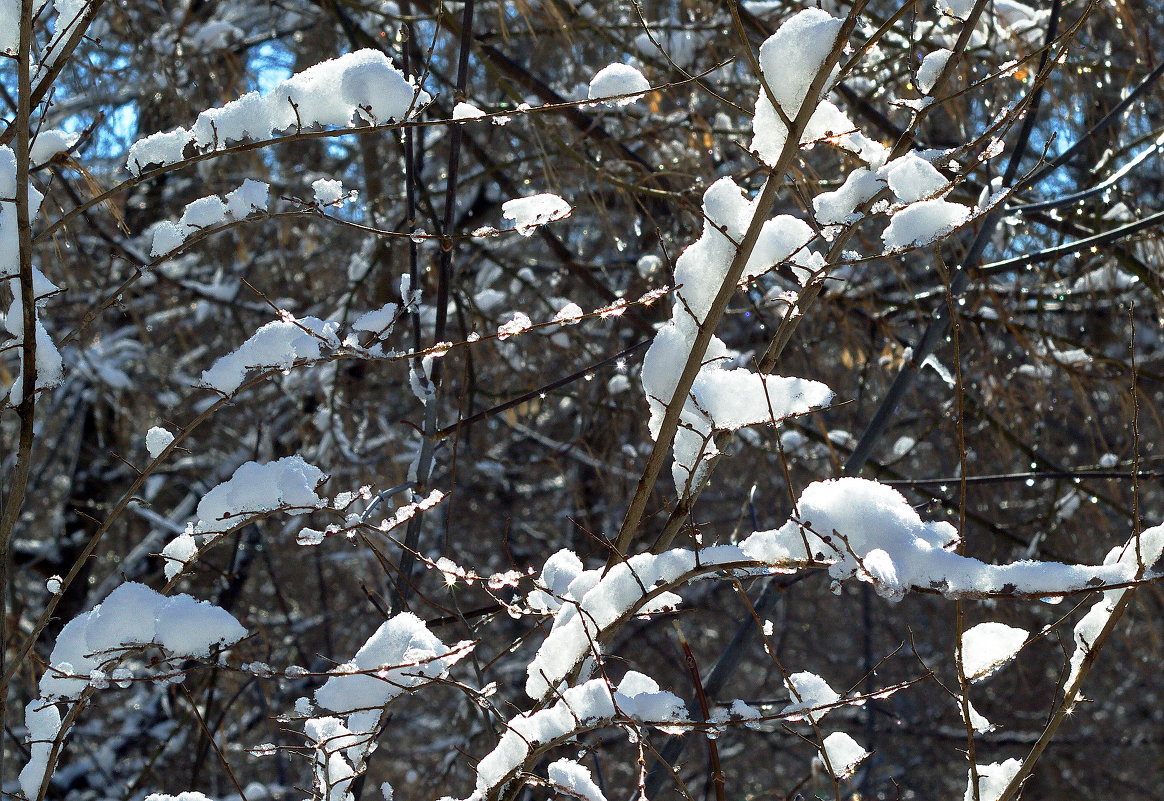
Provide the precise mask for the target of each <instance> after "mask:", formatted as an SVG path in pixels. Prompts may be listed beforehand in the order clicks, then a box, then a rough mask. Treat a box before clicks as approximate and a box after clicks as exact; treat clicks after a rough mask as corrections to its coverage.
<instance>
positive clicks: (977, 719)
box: [954, 696, 994, 734]
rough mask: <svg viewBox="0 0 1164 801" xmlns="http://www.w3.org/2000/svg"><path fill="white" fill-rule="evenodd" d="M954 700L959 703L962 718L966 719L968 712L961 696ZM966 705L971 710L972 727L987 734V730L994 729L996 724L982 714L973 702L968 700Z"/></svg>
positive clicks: (980, 732)
mask: <svg viewBox="0 0 1164 801" xmlns="http://www.w3.org/2000/svg"><path fill="white" fill-rule="evenodd" d="M954 702H955V703H956V704H957V705H958V713H959V714H960V715H962V720H963V721H965V720H966V713H965V710H963V709H962V698H961V696H959V697H957V698H955V699H954ZM966 706H967V708H968V709H969V710H970V728H972V729H974V731H976V732H978V733H979V734H986V733H987V732H990V731H994V724H993V723H991V722H990V721H989V720H987V719H986V718H985V717H984V716H983V715H982V714H980V713H979V712H978V710H977V709H975V708H974V705H973V704H971V703H970V702H969V701H967V702H966Z"/></svg>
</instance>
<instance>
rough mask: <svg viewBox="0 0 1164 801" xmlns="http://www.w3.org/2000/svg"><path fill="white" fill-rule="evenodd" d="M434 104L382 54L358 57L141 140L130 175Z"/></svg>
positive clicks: (387, 118)
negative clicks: (238, 145) (236, 145)
mask: <svg viewBox="0 0 1164 801" xmlns="http://www.w3.org/2000/svg"><path fill="white" fill-rule="evenodd" d="M430 100H431V98H430V97H429V95H428V93H427V92H425V91H423V90H422V89H419V88H418V87H417V86H416V85H415V82H414V80H413V79H412V78H411V77H407V76H405V75H404V73H402V72H400V70H398V69H396V67H394V66H392V62H391V60H390V59H389V58H388V56H386V55H384V54H383V53H381V52H380V51H379V50H370V49H369V50H357V51H356V52H354V53H348V54H346V55H343V56H340V57H339V58H333V59H329V60H327V61H324V62H321V63H319V64H316V65H315V66H314V67H309V68H307V69H306V70H304V71H303V72H300V73H297V74H296V75H293V76H291V77H290V78H288V79H287V80H285V81H281V82H280V83H279V84H278V85H276V86H275V87H274V88H273V89H271V91H269V92H267V93H266V94H265V95H260V94H259V93H258V92H250V93H248V94H245V95H243V96H242V97H240V98H239V99H238V100H232V101H231V102H229V103H227V104H226V105H224V106H220V107H218V108H211V109H207V110H206V111H203V112H202V113H201V114H199V115H198V119H197V120H196V121H195V122H194V125H193V126H191V127H190V129H189V130H186V129H185V128H178V129H177V130H174V131H169V132H166V133H156V134H152V135H150V136H147V137H145V138H143V139H139V140H138V141H137V142H135V143H134V144H133V146H132V147H131V148H130V149H129V155H128V157H127V158H126V167H127V168H128V169H129V171H130V172H131V173H133V174H134V175H140V174H141V173H142V172H143V171H144V170H145V169H146V167H149V166H150V165H153V166H156V167H166V166H169V165H171V164H177V163H178V162H180V161H182V160H183V159H184V158H186V155H185V154H186V151H187V150H188V149H191V150H193V151H194V152H207V151H213V150H221V149H222V148H223V147H225V146H226V144H227V143H228V142H241V141H246V140H248V139H262V138H265V137H268V136H270V135H272V134H280V133H283V132H285V131H299V130H302V129H307V128H314V127H316V126H323V127H332V128H346V127H348V126H349V125H351V124H352V123H353V120H355V121H358V122H361V123H370V124H373V125H377V124H381V123H385V122H391V121H394V120H403V119H405V118H407V117H408V116H409V115H410V114H412V113H413V112H414V111H415V109H416V108H417V107H420V106H423V105H425V104H427V103H428V102H429V101H430Z"/></svg>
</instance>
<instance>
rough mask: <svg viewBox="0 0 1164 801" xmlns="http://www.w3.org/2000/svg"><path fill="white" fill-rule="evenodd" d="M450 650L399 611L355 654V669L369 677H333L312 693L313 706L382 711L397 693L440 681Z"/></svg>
mask: <svg viewBox="0 0 1164 801" xmlns="http://www.w3.org/2000/svg"><path fill="white" fill-rule="evenodd" d="M449 650H450V649H449V648H448V646H446V645H445V644H444V643H442V642H441V641H440V640H439V639H437V637H436V636H435V635H433V634H432V633H431V632H430V631H429V630H428V628H427V627H426V626H425V625H424V621H422V620H421V619H420V618H418V617H417V616H416V615H413V614H412V613H410V612H403V613H401V614H398V615H396V616H395V617H393V618H392V619H390V620H387V621H385V622H384V623H382V624H381V625H380V627H379V628H378V629H376V631H375V632H374V633H373V634H372V636H371V637H369V638H368V640H367V642H365V643H364V645H363V646H362V647H361V648H360V650H358V651H357V652H356V655H355V657H354V659H353V663H354V664H355V667H356V668H357V669H358V670H360V671H368V673H349V674H346V675H336V676H332V677H331V678H329V679H328V680H327V682H325V683H324V685H323V686H322V687H320V688H319V689H318V690H316V691H315V701H316V703H317V704H319V706H321V707H323V708H325V709H330V710H331V711H333V712H340V713H344V714H347V713H350V712H354V711H357V710H361V709H370V708H378V707H382V706H384V705H385V704H387V703H388V702H389V701H391V700H392V699H393V698H395V697H396V696H398V695H400V694H401V693H403V692H406V691H408V690H411V689H413V688H415V687H418V686H420V685H422V684H425V683H427V682H428V681H429V680H430V679H431V678H434V677H437V676H443V675H444V674H445V673H446V672H447V670H448V665H447V664H446V663H445V662H444V661H442V659H441V657H443V656H445V655H446V654H448V653H449Z"/></svg>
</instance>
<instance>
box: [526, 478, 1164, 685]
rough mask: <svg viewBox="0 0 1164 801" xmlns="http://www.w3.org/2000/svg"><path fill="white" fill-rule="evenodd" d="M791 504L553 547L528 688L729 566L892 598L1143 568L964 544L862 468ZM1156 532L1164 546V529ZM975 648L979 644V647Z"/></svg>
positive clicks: (1010, 588) (1110, 579) (1056, 586)
mask: <svg viewBox="0 0 1164 801" xmlns="http://www.w3.org/2000/svg"><path fill="white" fill-rule="evenodd" d="M796 508H797V509H798V514H797V515H795V516H793V517H792V518H790V519H789V520H788V522H786V523H785V524H784V525H783V526H781V527H780V528H777V529H771V530H767V531H757V532H754V533H753V534H751V535H750V536H749V537H747V538H746V539H745V540H744V541H743V542H741V543H740V544H739V546H733V545H721V546H715V547H711V548H705V549H702V550H699V551H695V550H687V549H682V548H676V549H673V550H670V551H666V552H664V553H661V554H638V555H636V556H633V557H631V558H630V559H627V560H626V561H624V562H620V563H619V564H617V565H615V566H614V567H612V568H611V569H610V570H608V571H606V573H605V574H602V573H600V572H599V571H585V570H582V569H581V562H580V561H578V560H577V558H576V557H573V554H570V553H569V552H559V553H558V554H556V555H555V556H554V557H552V558H551V560H550V561H549V562H547V564H546V569H545V570H544V571H543V573H542V578H541V582H540V584H541V586H540V587H539V588H538V589H536V590H535V591H534V592H533V593H532V594H531V596H530V601H529V604H530V606H531V607H532V608H533V609H535V610H538V611H548V612H554V613H555V616H554V622H553V627H552V628H551V630H550V634H549V635H548V636H547V637H546V639H545V640H544V641H543V643H542V645H541V647H540V648H539V649H538V652H537V654H536V655H535V656H534V658H533V659H532V660H531V661H530V663H529V665H528V667H527V670H526V684H525V690H526V694H527V695H528V696H529V697H530V698H532V699H534V700H540V701H544V700H545V699H547V698H549V697H551V696H552V694H553V693H554V692H555V691H560V690H561V689H562V687H563V686H565V684H567V683H569V682H570V681H571V680H572V678H573V677H574V676H575V675H576V673H577V672H578V671H579V669H580V668H581V667H582V666H583V664H584V663H585V662H586V660H587V658H588V657H591V656H599V655H600V654H601V648H602V643H603V642H604V641H605V637H606V634H607V632H608V631H609V630H612V629H613V628H614V627H616V626H617V625H618V624H619V623H620V622H622V621H624V620H626V619H627V618H628V617H629V616H631V615H633V614H635V613H637V612H639V611H640V610H642V609H643V608H644V605H645V604H646V603H647V602H648V601H652V600H654V599H656V598H657V597H658V596H660V595H662V594H664V593H667V592H668V591H669V590H671V589H673V588H675V587H677V586H679V585H680V584H682V583H685V582H687V581H692V580H695V579H700V578H709V577H711V576H713V575H715V574H717V573H720V572H722V571H725V570H727V571H731V572H734V573H737V574H754V573H757V572H760V573H770V572H772V571H795V570H800V569H804V568H807V567H826V568H827V569H828V571H829V574H830V576H831V577H832V578H833V580H834V581H836V582H838V583H839V582H841V581H845V580H848V579H854V578H855V579H857V580H859V581H865V582H869V583H871V584H872V585H873V587H874V589H875V590H876V591H877V593H878V594H879V595H881V596H883V597H885V598H887V599H889V600H891V601H898V600H901V599H902V598H904V597H905V594H906V593H907V592H908V591H910V590H911V589H912V590H929V591H935V590H936V591H939V592H942V593H944V594H946V595H948V596H951V597H961V598H973V597H986V596H990V595H1015V596H1018V595H1022V596H1032V597H1034V596H1045V595H1057V594H1065V593H1071V592H1077V591H1080V590H1086V589H1088V588H1092V587H1104V586H1112V585H1119V584H1123V583H1126V582H1129V581H1135V580H1137V579H1138V578H1142V577H1143V575H1142V574H1138V573H1137V570H1138V568H1137V565H1136V564H1135V563H1134V562H1128V561H1120V560H1118V559H1117V560H1115V561H1112V562H1109V563H1105V564H1103V565H1067V564H1062V563H1058V562H1036V561H1019V562H1014V563H1011V564H1005V565H992V564H988V563H986V562H983V561H981V560H979V559H974V558H972V557H968V556H963V555H961V554H958V553H955V552H954V551H953V550H952V549H953V548H955V547H956V546H957V544H958V536H957V530H956V529H955V528H954V526H952V525H951V524H950V523H947V522H945V521H933V522H926V521H923V520H922V519H921V517H920V516H919V515H918V513H917V512H916V511H915V510H914V508H913V507H912V506H910V504H909V502H908V501H907V500H906V499H905V498H904V497H903V496H902V495H901V493H899V492H898V491H897V490H895V489H893V488H891V487H887V486H885V485H883V484H879V483H877V482H876V481H870V480H868V479H863V478H841V479H835V480H829V481H820V482H816V483H814V484H810V485H809V486H808V487H807V488H805V490H804V492H803V493H801V496H800V498H799V499H798V501H797V504H796ZM1157 531H1160V532H1164V526H1161V527H1159V528H1158V529H1152V530H1151V532H1145V534H1148V533H1152V532H1157ZM1153 537H1155V534H1153ZM1159 539H1160V543H1161V548H1162V549H1164V534H1162V535H1160V537H1159ZM1144 542H1146V543H1150V544H1147V545H1144V546H1143V547H1142V548H1141V555H1142V556H1143V557H1144V560H1145V564H1151V562H1153V561H1155V560H1156V559H1157V558H1158V557H1159V551H1158V550H1156V544H1155V539H1153V538H1150V537H1145V538H1144ZM1128 549H1131V550H1130V551H1129V550H1128ZM1128 552H1130V553H1132V554H1134V553H1135V550H1134V546H1133V545H1131V544H1129V545H1128V546H1125V547H1124V548H1123V549H1120V553H1123V554H1126V553H1128ZM1117 592H1118V591H1117ZM672 605H674V604H672ZM971 639H972V645H973V638H971ZM1021 645H1022V643H1021V642H1019V643H1017V645H1013V648H1011V649H1007V652H1005V653H1004V652H1001V651H999V649H993V650H992V651H991V652H990V653H985V652H982V653H981V654H980V655H981V658H982V661H983V664H982V665H981V669H982V672H981V674H980V675H981V677H985V676H986V675H988V673H989V671H991V670H993V669H995V668H997V667H999V666H1001V665H1002V664H1003V663H1005V662H1006V661H1008V660H1009V659H1010V658H1011V657H1013V655H1014V653H1016V652H1017V651H1018V648H1019V647H1021ZM974 651H975V653H976V654H978V650H977V648H976V647H975V649H974Z"/></svg>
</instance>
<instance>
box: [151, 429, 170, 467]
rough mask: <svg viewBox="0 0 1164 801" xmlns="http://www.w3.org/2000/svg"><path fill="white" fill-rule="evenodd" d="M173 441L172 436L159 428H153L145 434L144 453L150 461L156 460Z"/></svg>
mask: <svg viewBox="0 0 1164 801" xmlns="http://www.w3.org/2000/svg"><path fill="white" fill-rule="evenodd" d="M173 441H174V435H173V434H171V433H170V432H169V431H167V430H166V429H164V428H161V427H160V426H154V427H153V428H151V429H150V430H149V431H147V432H146V438H145V442H146V451H147V452H148V453H149V455H150V458H151V459H157V458H158V457H159V456H160V455H161V453H162V451H164V450H165V449H166V448H167V447H169V445H170V443H171V442H173Z"/></svg>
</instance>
